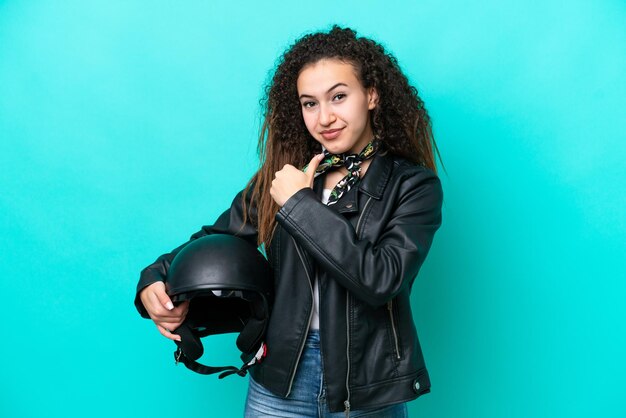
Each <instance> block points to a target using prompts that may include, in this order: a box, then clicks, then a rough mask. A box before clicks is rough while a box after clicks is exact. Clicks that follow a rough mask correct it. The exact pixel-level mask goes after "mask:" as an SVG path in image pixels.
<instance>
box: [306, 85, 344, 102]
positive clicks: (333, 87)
mask: <svg viewBox="0 0 626 418" xmlns="http://www.w3.org/2000/svg"><path fill="white" fill-rule="evenodd" d="M339 86H345V87H348V85H347V84H346V83H337V84H335V85H334V86H332V87H331V88H329V89H328V90H326V94H328V93H330V92H331V91H333V90H334V89H336V88H337V87H339ZM303 97H311V98H312V97H313V96H310V95H308V94H301V95H300V99H302V98H303Z"/></svg>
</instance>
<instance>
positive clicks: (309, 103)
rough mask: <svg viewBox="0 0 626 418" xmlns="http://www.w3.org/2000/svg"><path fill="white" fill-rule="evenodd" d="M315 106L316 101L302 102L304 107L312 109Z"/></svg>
mask: <svg viewBox="0 0 626 418" xmlns="http://www.w3.org/2000/svg"><path fill="white" fill-rule="evenodd" d="M313 106H315V102H302V107H303V108H305V109H310V108H312V107H313Z"/></svg>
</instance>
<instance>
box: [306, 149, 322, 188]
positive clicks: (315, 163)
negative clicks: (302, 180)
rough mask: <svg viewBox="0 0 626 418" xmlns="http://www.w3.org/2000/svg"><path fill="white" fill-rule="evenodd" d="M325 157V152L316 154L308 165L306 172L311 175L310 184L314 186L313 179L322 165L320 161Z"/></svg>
mask: <svg viewBox="0 0 626 418" xmlns="http://www.w3.org/2000/svg"><path fill="white" fill-rule="evenodd" d="M322 159H324V153H323V152H321V153H319V154H316V155H315V156H314V157H313V158H311V161H310V162H309V164H308V165H307V167H306V174H307V176H308V177H309V186H310V187H313V179H314V178H315V170H317V167H318V166H319V165H320V162H321V161H322Z"/></svg>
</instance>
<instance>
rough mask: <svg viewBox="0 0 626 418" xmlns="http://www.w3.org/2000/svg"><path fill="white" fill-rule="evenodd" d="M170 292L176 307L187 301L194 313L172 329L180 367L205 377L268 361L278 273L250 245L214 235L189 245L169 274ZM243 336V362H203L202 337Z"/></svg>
mask: <svg viewBox="0 0 626 418" xmlns="http://www.w3.org/2000/svg"><path fill="white" fill-rule="evenodd" d="M166 287H167V293H168V295H169V296H170V298H171V299H172V302H174V304H179V303H180V302H183V301H185V300H188V301H190V302H189V311H188V313H187V316H186V317H185V321H184V322H183V323H182V324H181V325H180V326H179V327H178V328H177V329H176V330H174V331H173V333H174V334H178V335H180V337H181V340H182V341H180V342H179V341H175V342H176V345H177V346H178V349H177V350H176V352H175V353H174V357H175V360H176V363H177V364H178V362H182V363H184V364H185V366H187V368H188V369H190V370H193V371H195V372H198V373H201V374H213V373H218V372H223V373H222V374H220V376H219V377H220V379H221V378H223V377H225V376H228V375H230V374H233V373H237V374H239V375H240V376H245V374H246V370H247V369H248V368H249V367H251V366H252V365H254V364H255V363H257V362H260V361H262V360H263V358H264V357H265V355H266V353H267V347H266V346H265V343H264V341H263V339H264V336H265V330H266V328H267V323H268V320H269V315H270V310H271V304H272V302H273V289H274V285H273V274H272V269H271V267H270V264H269V263H268V261H267V260H266V259H265V257H263V255H262V254H261V253H260V252H259V251H257V249H255V248H254V246H252V245H251V244H250V243H248V242H247V241H245V240H244V239H242V238H238V237H236V236H233V235H224V234H213V235H207V236H204V237H202V238H198V239H196V240H194V241H192V242H190V243H189V244H187V245H186V246H185V247H184V248H183V249H182V250H181V251H180V252H179V253H178V254H177V255H176V257H174V260H172V263H171V265H170V268H169V269H168V272H167V279H166ZM231 332H239V336H238V337H237V347H238V348H239V350H240V351H241V352H242V354H241V359H242V360H243V362H244V364H243V366H242V367H241V368H237V367H234V366H223V367H211V366H205V365H202V364H200V363H198V362H196V360H197V359H199V358H200V357H201V356H202V354H203V353H204V348H203V346H202V341H201V340H200V339H201V338H202V337H206V336H208V335H214V334H224V333H231Z"/></svg>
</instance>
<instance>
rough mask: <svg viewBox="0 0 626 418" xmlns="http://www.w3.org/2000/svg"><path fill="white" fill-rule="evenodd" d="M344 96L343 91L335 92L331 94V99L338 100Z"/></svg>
mask: <svg viewBox="0 0 626 418" xmlns="http://www.w3.org/2000/svg"><path fill="white" fill-rule="evenodd" d="M344 97H346V94H345V93H337V94H335V95H334V96H333V100H334V101H338V100H341V99H343V98H344Z"/></svg>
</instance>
